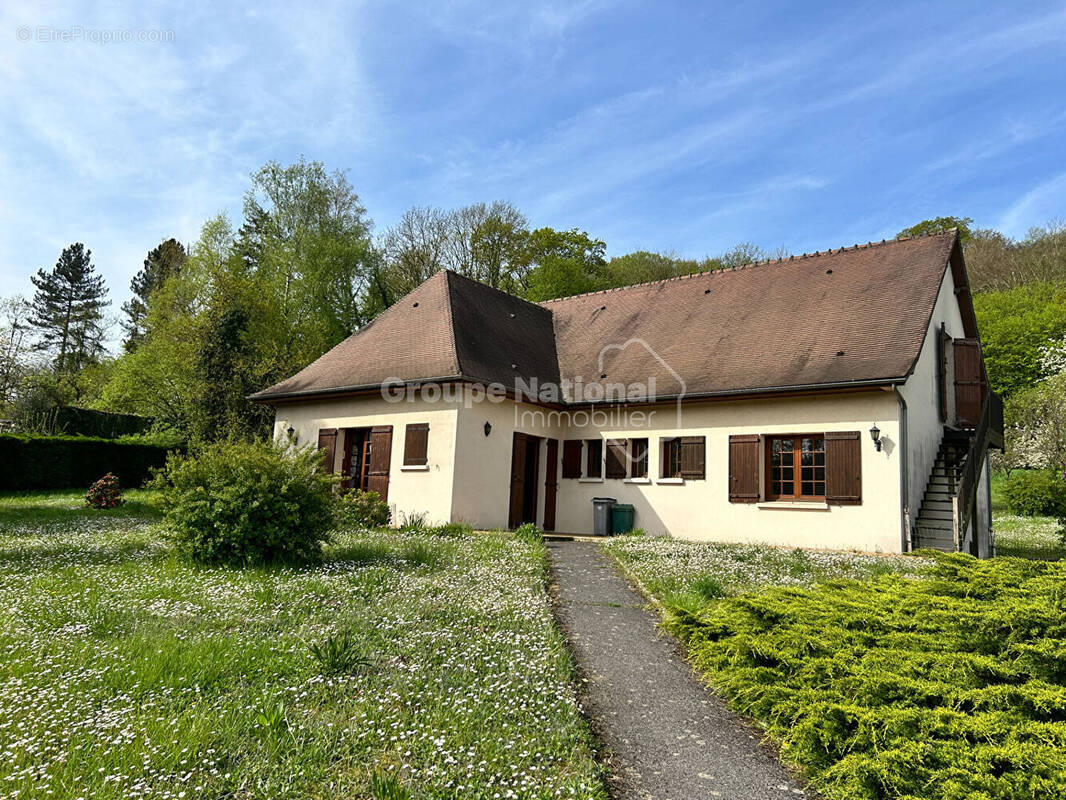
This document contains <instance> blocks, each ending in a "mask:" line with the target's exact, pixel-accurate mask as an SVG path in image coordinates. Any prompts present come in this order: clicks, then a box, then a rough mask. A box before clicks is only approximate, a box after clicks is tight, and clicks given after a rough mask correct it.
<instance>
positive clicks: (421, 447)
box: [403, 422, 429, 467]
mask: <svg viewBox="0 0 1066 800" xmlns="http://www.w3.org/2000/svg"><path fill="white" fill-rule="evenodd" d="M428 453H429V425H428V424H427V423H424V422H419V423H412V424H410V425H408V426H407V428H406V429H405V430H404V435H403V465H404V466H405V467H423V466H425V465H426V464H427V462H428Z"/></svg>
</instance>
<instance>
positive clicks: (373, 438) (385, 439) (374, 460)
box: [366, 425, 392, 500]
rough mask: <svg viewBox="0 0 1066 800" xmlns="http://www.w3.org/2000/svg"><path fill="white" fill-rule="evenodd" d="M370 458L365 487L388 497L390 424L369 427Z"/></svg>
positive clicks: (390, 444) (390, 452)
mask: <svg viewBox="0 0 1066 800" xmlns="http://www.w3.org/2000/svg"><path fill="white" fill-rule="evenodd" d="M368 438H369V444H370V458H369V462H370V464H369V468H368V469H367V473H366V474H367V479H366V488H367V489H369V490H370V491H372V492H377V493H378V494H379V495H381V499H382V500H388V499H389V462H390V460H391V459H392V426H391V425H381V426H378V427H375V428H371V429H370V436H369V437H368Z"/></svg>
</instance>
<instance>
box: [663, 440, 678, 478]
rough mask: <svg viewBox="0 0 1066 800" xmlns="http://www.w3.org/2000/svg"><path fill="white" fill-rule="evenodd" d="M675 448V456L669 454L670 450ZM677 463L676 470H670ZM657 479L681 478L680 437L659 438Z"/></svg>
mask: <svg viewBox="0 0 1066 800" xmlns="http://www.w3.org/2000/svg"><path fill="white" fill-rule="evenodd" d="M674 447H676V448H677V452H676V456H675V455H673V454H671V449H672V448H674ZM673 461H676V462H677V469H676V470H675V469H672V467H673V466H674V465H673V463H668V462H673ZM659 477H660V478H663V479H665V480H673V479H676V478H680V477H681V437H680V436H660V437H659Z"/></svg>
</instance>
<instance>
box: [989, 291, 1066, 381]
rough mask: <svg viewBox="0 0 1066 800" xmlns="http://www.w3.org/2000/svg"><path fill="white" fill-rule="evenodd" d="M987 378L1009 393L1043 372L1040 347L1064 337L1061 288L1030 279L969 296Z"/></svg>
mask: <svg viewBox="0 0 1066 800" xmlns="http://www.w3.org/2000/svg"><path fill="white" fill-rule="evenodd" d="M974 310H975V311H976V312H977V329H978V330H979V331H980V332H981V345H982V349H983V351H984V357H985V365H986V367H987V369H988V380H989V383H990V384H991V386H992V388H993V389H994V390H995V391H997V392H999V393H1000V394H1002V395H1004V396H1005V397H1009V396H1010V395H1012V394H1014V393H1015V392H1019V391H1021V390H1023V389H1025V388H1027V387H1030V386H1033V385H1035V384H1036V383H1037V382H1038V381H1039V380H1040V379H1041V378H1043V377H1044V375H1045V370H1044V365H1043V363H1042V355H1043V350H1044V349H1045V348H1046V347H1047V346H1048V345H1051V344H1054V343H1055V342H1058V341H1059V340H1061V339H1062V338H1063V337H1064V336H1066V286H1064V285H1062V284H1059V285H1054V284H1042V283H1033V284H1027V285H1024V286H1019V287H1018V288H1016V289H1010V290H1008V291H1004V292H985V293H983V294H977V295H975V296H974Z"/></svg>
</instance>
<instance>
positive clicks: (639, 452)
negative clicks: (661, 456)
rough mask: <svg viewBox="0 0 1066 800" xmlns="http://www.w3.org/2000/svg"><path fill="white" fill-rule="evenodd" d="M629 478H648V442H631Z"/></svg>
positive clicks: (645, 440)
mask: <svg viewBox="0 0 1066 800" xmlns="http://www.w3.org/2000/svg"><path fill="white" fill-rule="evenodd" d="M629 477H630V478H647V477H648V440H647V439H630V440H629Z"/></svg>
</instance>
